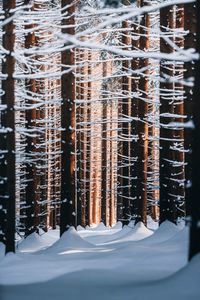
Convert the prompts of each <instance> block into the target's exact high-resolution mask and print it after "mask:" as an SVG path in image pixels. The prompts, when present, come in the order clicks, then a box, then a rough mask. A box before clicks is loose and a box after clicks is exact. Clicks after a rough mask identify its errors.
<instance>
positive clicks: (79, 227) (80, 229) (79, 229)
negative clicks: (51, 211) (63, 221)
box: [77, 225, 85, 231]
mask: <svg viewBox="0 0 200 300" xmlns="http://www.w3.org/2000/svg"><path fill="white" fill-rule="evenodd" d="M82 230H85V228H84V227H83V226H81V225H78V226H77V231H82Z"/></svg>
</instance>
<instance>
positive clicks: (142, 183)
mask: <svg viewBox="0 0 200 300" xmlns="http://www.w3.org/2000/svg"><path fill="white" fill-rule="evenodd" d="M147 4H148V2H147V3H146V2H145V1H141V7H143V6H145V5H147ZM149 20H150V19H149V15H148V14H145V15H144V16H143V18H142V21H141V28H140V33H141V35H142V36H141V37H140V49H141V51H146V50H147V49H148V48H149V36H148V35H149V33H148V28H149ZM148 64H149V60H148V59H140V62H139V68H140V69H144V71H142V72H143V74H142V75H140V80H139V90H140V91H141V96H140V97H141V98H142V100H141V99H140V100H139V104H138V117H139V121H138V196H137V200H138V203H137V204H136V205H137V217H136V223H137V222H140V221H141V222H143V223H144V224H145V225H146V223H147V163H148V124H147V114H148V78H147V75H148Z"/></svg>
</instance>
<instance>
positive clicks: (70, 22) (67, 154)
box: [60, 0, 76, 235]
mask: <svg viewBox="0 0 200 300" xmlns="http://www.w3.org/2000/svg"><path fill="white" fill-rule="evenodd" d="M61 6H62V9H63V10H62V14H63V20H62V33H63V34H65V33H67V34H71V35H74V34H75V28H74V23H75V19H74V12H75V4H74V1H73V0H62V2H61ZM74 63H75V60H74V51H73V50H65V51H63V52H62V65H63V71H64V70H66V69H67V68H68V66H74ZM61 86H62V87H61V92H62V99H63V102H62V109H61V115H62V116H61V125H62V128H63V131H62V144H61V150H62V181H61V215H60V234H61V235H62V234H63V233H64V232H65V231H66V230H67V229H68V228H69V227H70V226H76V203H75V103H74V100H75V79H74V74H73V72H72V71H70V72H69V73H66V74H63V75H62V83H61Z"/></svg>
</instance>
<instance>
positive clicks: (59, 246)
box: [45, 227, 95, 253]
mask: <svg viewBox="0 0 200 300" xmlns="http://www.w3.org/2000/svg"><path fill="white" fill-rule="evenodd" d="M94 247H95V246H94V245H93V244H91V243H89V242H87V241H85V240H84V239H82V238H81V237H80V235H79V234H78V233H77V231H76V230H75V228H74V227H70V228H69V229H68V230H67V231H66V232H64V233H63V235H62V236H61V237H60V239H59V240H58V241H56V242H55V243H54V244H53V245H52V246H50V247H49V248H48V249H46V251H45V253H62V252H64V251H66V250H67V249H86V248H94Z"/></svg>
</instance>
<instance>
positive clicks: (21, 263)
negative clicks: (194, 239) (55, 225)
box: [0, 221, 200, 300]
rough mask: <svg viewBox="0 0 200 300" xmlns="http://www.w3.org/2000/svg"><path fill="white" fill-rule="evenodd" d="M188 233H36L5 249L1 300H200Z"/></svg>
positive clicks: (167, 227)
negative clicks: (14, 248)
mask: <svg viewBox="0 0 200 300" xmlns="http://www.w3.org/2000/svg"><path fill="white" fill-rule="evenodd" d="M187 251H188V228H183V227H182V226H178V227H177V226H175V225H174V224H172V223H169V222H165V223H163V224H162V225H161V226H160V227H159V228H158V229H157V224H156V223H153V222H152V221H150V222H149V226H148V228H146V227H145V226H144V225H143V224H142V223H139V224H137V225H136V226H135V227H134V226H133V225H132V224H130V226H125V227H123V229H122V228H121V224H120V223H117V224H116V225H115V226H114V227H113V228H111V229H110V228H106V227H105V226H104V225H103V224H100V225H99V226H96V227H91V228H87V229H86V230H85V229H83V228H81V227H80V226H79V228H78V231H76V230H75V229H73V228H71V229H70V230H68V232H66V233H65V234H63V236H62V237H61V239H59V231H58V230H54V231H53V230H50V231H49V232H48V233H45V234H42V235H41V236H39V235H37V234H32V235H31V236H30V237H29V238H27V239H26V240H24V241H20V242H19V243H18V249H17V253H16V254H8V255H7V256H6V257H4V256H3V245H2V244H1V245H0V299H1V300H7V299H9V300H11V299H13V300H14V299H15V300H18V299H20V300H25V299H26V300H28V299H30V300H35V299H37V300H40V299H41V300H47V299H48V300H53V299H54V300H57V299H58V300H60V299H70V300H78V299H83V300H84V299H87V300H90V299H92V300H99V299H101V300H104V299H109V300H118V299H119V300H123V299H133V300H134V299H139V300H146V299H148V300H151V299H152V300H158V299H159V300H160V299H162V300H165V299H167V300H175V299H176V300H179V299H181V300H186V299H187V300H199V299H200V287H199V278H200V255H199V256H196V257H195V258H194V259H193V260H192V262H191V263H190V264H187Z"/></svg>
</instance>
